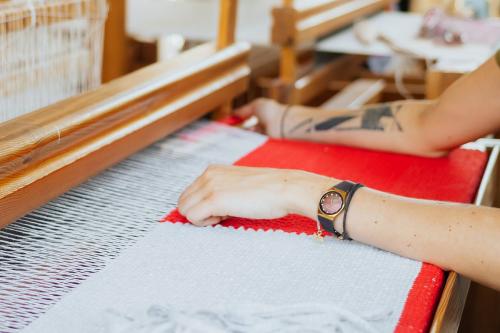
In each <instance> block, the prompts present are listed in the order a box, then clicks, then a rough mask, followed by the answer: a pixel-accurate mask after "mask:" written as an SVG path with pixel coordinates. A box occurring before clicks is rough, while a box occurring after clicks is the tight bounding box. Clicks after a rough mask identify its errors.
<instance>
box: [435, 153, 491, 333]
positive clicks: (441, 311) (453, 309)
mask: <svg viewBox="0 0 500 333" xmlns="http://www.w3.org/2000/svg"><path fill="white" fill-rule="evenodd" d="M499 168H500V146H494V147H493V148H492V150H491V153H490V157H489V160H488V164H487V166H486V169H485V171H484V175H483V179H482V181H481V185H480V186H479V190H478V193H477V195H476V200H475V202H474V203H475V204H476V205H481V206H491V205H492V204H493V202H494V197H495V193H496V192H498V190H499V189H498V188H497V186H496V184H497V181H496V179H497V177H498V172H499ZM469 286H470V280H469V279H467V278H465V277H463V276H461V275H459V274H457V273H456V272H450V273H449V274H448V278H447V279H446V284H445V287H444V290H443V294H442V295H441V299H440V301H439V304H438V307H437V309H436V313H435V315H434V320H433V322H432V326H431V329H430V332H432V333H455V332H457V331H458V328H459V326H460V321H461V318H462V313H463V310H464V307H465V303H466V300H467V293H468V291H469Z"/></svg>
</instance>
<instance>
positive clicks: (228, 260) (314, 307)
mask: <svg viewBox="0 0 500 333" xmlns="http://www.w3.org/2000/svg"><path fill="white" fill-rule="evenodd" d="M332 254H342V255H332ZM353 263H355V264H354V265H353ZM421 266H422V265H421V263H419V262H416V261H414V260H410V259H406V258H401V257H399V256H397V255H394V254H392V253H389V252H385V251H381V250H378V249H376V248H373V247H370V246H366V245H364V244H360V243H357V242H351V243H347V242H341V241H338V240H336V239H333V238H329V239H326V240H325V241H324V242H321V243H320V242H317V241H316V240H314V239H313V238H312V237H309V236H307V235H296V234H290V233H284V232H282V231H266V232H264V231H253V230H244V229H243V228H240V229H233V228H224V227H215V228H197V227H194V226H192V225H187V224H180V223H157V225H156V227H155V228H153V229H151V230H150V232H149V233H148V234H147V235H146V236H145V237H144V238H142V239H140V240H139V241H138V242H137V243H136V244H135V245H133V246H131V247H130V248H128V249H127V250H125V251H124V252H123V253H122V254H121V255H120V256H119V257H118V258H116V259H115V260H114V261H113V262H110V263H109V264H108V265H107V266H106V267H105V268H104V269H103V270H101V271H100V272H98V273H96V274H94V275H93V276H91V277H90V278H89V279H87V280H86V281H84V282H82V284H81V285H80V286H78V288H75V289H74V290H73V291H72V292H70V293H69V294H68V295H66V296H65V297H64V298H63V299H62V300H61V301H59V302H58V303H57V304H55V305H54V306H53V307H52V308H51V309H50V310H49V311H48V312H47V313H46V314H44V315H43V316H42V317H40V319H39V320H37V321H35V322H34V323H33V324H32V325H31V326H29V327H28V328H27V329H26V331H25V333H35V332H36V333H39V332H50V333H67V332H71V333H87V332H93V333H94V332H100V333H104V332H122V333H125V332H127V333H130V332H137V331H139V330H138V329H137V328H138V327H141V328H142V329H143V332H144V331H145V332H172V333H174V332H175V333H181V332H182V333H201V332H203V333H208V332H210V333H215V332H217V333H226V332H227V333H229V332H240V333H261V332H269V333H270V332H280V333H281V332H285V333H292V332H293V333H297V332H308V333H324V332H349V333H358V332H363V333H367V332H370V333H372V332H390V331H392V330H393V329H394V327H395V326H396V324H397V322H398V319H399V314H400V313H401V309H402V308H403V306H404V301H405V299H406V294H407V292H408V289H409V288H410V287H411V285H412V283H413V280H414V279H415V277H416V276H417V275H418V272H419V270H420V267H421ZM368 275H373V276H374V277H376V278H372V279H369V280H366V278H365V277H366V276H368ZM367 295H370V296H369V297H367ZM360 300H362V301H360ZM159 308H162V309H170V311H167V313H165V311H161V312H163V315H161V316H160V318H158V316H156V318H154V319H153V320H154V321H155V322H156V323H159V322H163V325H161V328H163V329H161V328H159V327H155V326H156V325H155V326H153V327H152V325H151V321H150V320H145V318H144V316H145V315H147V314H152V313H151V311H154V313H153V314H158V312H157V311H158V309H159ZM155 309H156V310H155ZM291 309H294V310H293V312H295V313H294V314H293V315H292V316H290V310H291ZM248 310H249V311H248ZM186 311H187V312H188V313H186ZM200 311H201V313H200ZM256 312H257V313H258V316H255V315H252V313H253V314H255V313H256ZM182 313H184V315H182V317H186V316H187V317H188V318H185V319H182V318H179V316H177V315H178V314H182ZM110 314H111V316H109V315H110ZM197 314H198V315H197ZM199 315H202V316H203V318H204V319H205V320H209V322H208V323H207V322H204V323H200V322H198V320H197V319H200V316H199ZM304 315H307V316H304ZM193 316H194V317H193ZM220 317H225V319H226V320H230V321H231V322H232V323H233V324H236V323H239V324H238V325H237V326H236V327H235V326H233V325H225V324H224V322H225V320H224V321H221V320H219V318H220ZM160 320H161V321H160ZM217 322H218V323H217ZM132 323H135V324H136V325H132V327H130V326H131V325H130V324H132ZM186 324H187V325H186ZM211 324H216V325H217V326H218V327H217V328H215V329H214V327H213V325H211ZM231 326H233V327H231ZM148 327H149V329H146V328H148ZM166 327H168V329H167V328H166ZM305 328H307V329H305Z"/></svg>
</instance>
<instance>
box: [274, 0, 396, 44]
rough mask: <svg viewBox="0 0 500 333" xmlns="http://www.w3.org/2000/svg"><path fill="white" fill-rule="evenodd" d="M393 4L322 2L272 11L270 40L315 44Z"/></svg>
mask: <svg viewBox="0 0 500 333" xmlns="http://www.w3.org/2000/svg"><path fill="white" fill-rule="evenodd" d="M392 2H393V1H392V0H350V1H346V0H341V1H334V0H333V1H322V2H320V3H318V4H316V5H315V6H314V7H303V8H300V7H299V8H296V7H293V6H281V7H275V8H273V12H272V14H273V26H272V30H271V39H272V42H273V43H274V44H278V45H282V46H289V45H298V44H300V43H303V42H306V41H310V40H315V39H318V38H321V37H323V36H325V35H328V34H330V33H332V32H334V31H335V30H338V29H340V28H343V27H345V26H347V25H349V24H352V23H353V22H354V21H355V20H356V19H359V18H361V17H363V16H366V15H370V14H373V13H375V12H377V11H380V10H382V9H384V8H386V7H387V6H388V5H390V4H391V3H392Z"/></svg>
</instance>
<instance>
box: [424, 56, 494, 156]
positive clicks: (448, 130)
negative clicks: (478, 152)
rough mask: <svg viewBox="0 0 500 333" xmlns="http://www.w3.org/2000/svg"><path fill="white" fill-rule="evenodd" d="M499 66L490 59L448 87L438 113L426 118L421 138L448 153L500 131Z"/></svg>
mask: <svg viewBox="0 0 500 333" xmlns="http://www.w3.org/2000/svg"><path fill="white" fill-rule="evenodd" d="M499 92H500V66H499V65H498V64H497V63H496V61H495V59H493V58H491V59H490V60H488V61H487V62H486V63H484V64H483V65H481V66H480V67H479V68H478V69H477V70H475V71H474V72H472V73H470V74H468V75H465V76H463V77H462V78H460V79H459V80H458V81H456V82H455V83H454V84H453V85H452V86H451V87H449V88H448V89H447V90H446V91H445V92H444V93H443V95H442V96H441V98H440V99H439V101H438V102H437V104H436V108H435V111H437V112H427V113H425V114H424V115H423V117H422V119H421V121H422V126H421V128H422V136H425V137H427V138H429V139H430V141H429V144H430V146H432V147H434V148H435V149H443V150H446V149H449V148H452V147H455V146H457V145H460V144H463V143H465V142H469V141H473V140H476V139H478V138H480V137H483V136H485V135H487V134H491V133H494V132H496V131H497V130H499V129H500V95H499Z"/></svg>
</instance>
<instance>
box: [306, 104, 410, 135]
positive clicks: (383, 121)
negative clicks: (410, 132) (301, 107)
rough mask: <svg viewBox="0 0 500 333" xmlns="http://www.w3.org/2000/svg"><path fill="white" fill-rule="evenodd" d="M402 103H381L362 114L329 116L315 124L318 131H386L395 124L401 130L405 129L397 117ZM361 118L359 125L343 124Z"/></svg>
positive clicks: (366, 109) (368, 108)
mask: <svg viewBox="0 0 500 333" xmlns="http://www.w3.org/2000/svg"><path fill="white" fill-rule="evenodd" d="M401 107H402V105H401V104H381V105H376V106H370V107H367V108H365V109H364V110H362V112H361V114H357V115H349V116H347V115H342V116H335V117H332V118H328V119H327V120H324V121H321V122H319V123H317V124H315V125H314V130H316V131H327V130H335V131H353V130H371V131H385V130H388V129H390V128H392V127H393V126H395V127H396V129H397V130H398V131H400V132H402V131H403V128H402V127H401V124H400V123H399V121H398V119H397V117H396V116H397V114H398V112H399V110H400V109H401ZM355 118H357V119H360V121H361V123H360V124H359V125H358V126H351V127H346V126H341V125H342V124H344V123H346V122H348V121H350V120H351V119H355Z"/></svg>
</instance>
